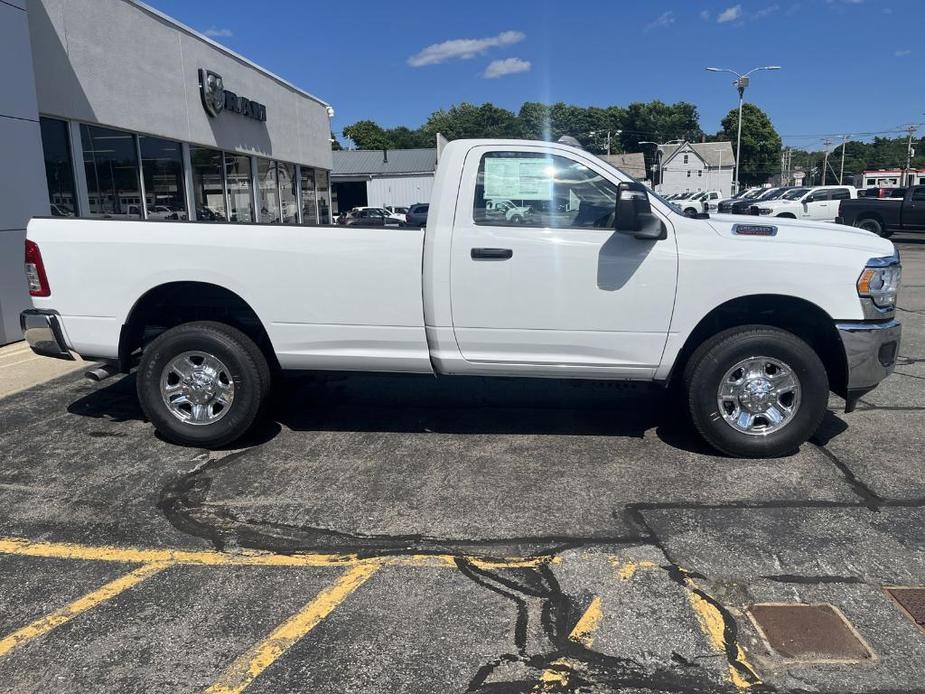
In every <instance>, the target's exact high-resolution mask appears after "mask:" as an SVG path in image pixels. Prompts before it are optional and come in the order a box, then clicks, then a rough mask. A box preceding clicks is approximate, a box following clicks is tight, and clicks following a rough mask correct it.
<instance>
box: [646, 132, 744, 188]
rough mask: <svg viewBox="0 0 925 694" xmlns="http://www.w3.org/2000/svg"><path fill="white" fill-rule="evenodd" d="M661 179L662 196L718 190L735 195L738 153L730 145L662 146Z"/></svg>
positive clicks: (691, 143)
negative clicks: (733, 178) (733, 191)
mask: <svg viewBox="0 0 925 694" xmlns="http://www.w3.org/2000/svg"><path fill="white" fill-rule="evenodd" d="M658 150H659V152H660V157H659V159H660V170H661V177H660V179H658V180H659V183H658V185H657V186H655V189H656V190H657V191H658V192H659V193H661V194H662V195H668V194H671V193H686V192H688V191H694V192H696V191H700V190H718V191H720V192H721V193H722V194H723V195H724V196H729V195H732V176H733V172H734V170H735V154H734V153H733V151H732V143H730V142H682V143H681V144H673V145H661V146H660V147H659V148H658Z"/></svg>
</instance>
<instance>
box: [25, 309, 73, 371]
mask: <svg viewBox="0 0 925 694" xmlns="http://www.w3.org/2000/svg"><path fill="white" fill-rule="evenodd" d="M19 327H21V328H22V332H23V337H25V339H26V342H27V343H28V344H29V346H30V347H31V348H32V351H33V352H35V353H36V354H40V355H42V356H43V357H54V358H56V359H68V360H71V361H73V360H74V355H72V354H71V352H70V350H68V348H67V343H66V342H65V341H64V333H62V332H61V323H60V322H59V320H58V315H57V314H56V313H54V312H53V311H43V310H41V309H35V308H33V309H28V310H26V311H23V312H22V313H20V314H19Z"/></svg>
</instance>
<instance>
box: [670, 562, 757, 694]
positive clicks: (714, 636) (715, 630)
mask: <svg viewBox="0 0 925 694" xmlns="http://www.w3.org/2000/svg"><path fill="white" fill-rule="evenodd" d="M684 584H685V586H686V587H687V598H688V600H689V601H690V604H691V607H692V608H693V610H694V613H695V614H696V615H697V621H698V622H699V623H700V629H701V631H703V633H704V636H706V637H707V640H708V641H709V642H710V645H711V646H713V648H714V650H716V651H717V652H719V653H725V652H726V636H725V632H726V623H725V621H723V615H722V613H721V612H720V611H719V609H718V608H717V607H716V605H714V604H712V603H711V602H710V601H709V600H707V599H706V598H704V597H703V596H702V595H701V594H700V593H698V592H697V590H696V588H697V586H696V585H695V584H694V581H693V580H692V579H691V578H690V577H689V576H688V575H687V574H686V573H685V574H684ZM735 661H736V663H737V664H738V665H739V667H735V666H733V665H732V664H730V665H729V669H728V671H727V677H728V678H729V681H730V682H732V684H733V685H734V686H735V687H736V688H738V689H748V688H749V687H754V686H755V685H758V684H761V679H760V678H759V677H758V675H757V674H756V673H755V671H754V669H753V668H752V666H751V665H749V664H748V661H747V660H746V657H745V651H744V649H743V648H742V647H741V646H739V645H738V644H736V653H735ZM743 672H744V673H747V674H748V675H749V676H748V677H746V676H745V675H743Z"/></svg>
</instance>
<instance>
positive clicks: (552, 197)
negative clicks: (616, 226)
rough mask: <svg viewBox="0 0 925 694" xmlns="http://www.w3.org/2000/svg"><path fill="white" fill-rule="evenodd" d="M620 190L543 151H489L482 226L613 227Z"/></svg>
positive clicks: (478, 211)
mask: <svg viewBox="0 0 925 694" xmlns="http://www.w3.org/2000/svg"><path fill="white" fill-rule="evenodd" d="M616 199H617V189H616V186H615V185H614V184H613V183H611V182H610V181H608V180H607V179H605V178H604V177H603V176H601V175H600V174H598V173H597V172H596V171H593V170H591V169H589V168H588V167H587V166H585V165H584V164H580V163H578V162H577V161H574V160H572V159H568V158H567V157H560V156H557V155H552V154H543V153H540V152H536V153H534V152H488V153H487V154H485V155H483V156H482V159H481V161H480V162H479V170H478V178H477V180H476V185H475V200H474V201H473V208H472V214H473V220H474V222H475V223H476V224H479V225H489V226H528V227H540V228H553V229H569V228H589V227H591V228H593V227H600V228H611V229H612V228H613V213H614V205H615V203H616Z"/></svg>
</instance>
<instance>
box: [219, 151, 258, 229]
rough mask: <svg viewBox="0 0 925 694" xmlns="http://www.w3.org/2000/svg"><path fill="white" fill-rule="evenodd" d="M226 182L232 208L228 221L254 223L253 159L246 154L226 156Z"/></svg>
mask: <svg viewBox="0 0 925 694" xmlns="http://www.w3.org/2000/svg"><path fill="white" fill-rule="evenodd" d="M225 181H226V183H227V184H228V204H229V206H230V210H229V215H228V219H230V220H231V221H232V222H253V221H254V198H253V196H252V195H251V192H252V191H251V158H250V157H249V156H247V155H246V154H226V155H225Z"/></svg>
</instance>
